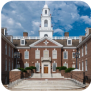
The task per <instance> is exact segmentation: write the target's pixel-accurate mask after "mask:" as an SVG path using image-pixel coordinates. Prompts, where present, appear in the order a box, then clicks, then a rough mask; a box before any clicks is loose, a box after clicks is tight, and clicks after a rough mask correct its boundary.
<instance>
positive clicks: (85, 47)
mask: <svg viewBox="0 0 91 91" xmlns="http://www.w3.org/2000/svg"><path fill="white" fill-rule="evenodd" d="M85 55H87V44H86V45H85Z"/></svg>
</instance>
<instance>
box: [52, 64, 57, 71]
mask: <svg viewBox="0 0 91 91" xmlns="http://www.w3.org/2000/svg"><path fill="white" fill-rule="evenodd" d="M52 67H53V72H56V67H57V63H53V64H52Z"/></svg>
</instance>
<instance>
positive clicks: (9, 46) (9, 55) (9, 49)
mask: <svg viewBox="0 0 91 91" xmlns="http://www.w3.org/2000/svg"><path fill="white" fill-rule="evenodd" d="M9 56H10V46H9Z"/></svg>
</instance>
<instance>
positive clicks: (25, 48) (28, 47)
mask: <svg viewBox="0 0 91 91" xmlns="http://www.w3.org/2000/svg"><path fill="white" fill-rule="evenodd" d="M16 48H18V49H30V47H22V46H21V47H16Z"/></svg>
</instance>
